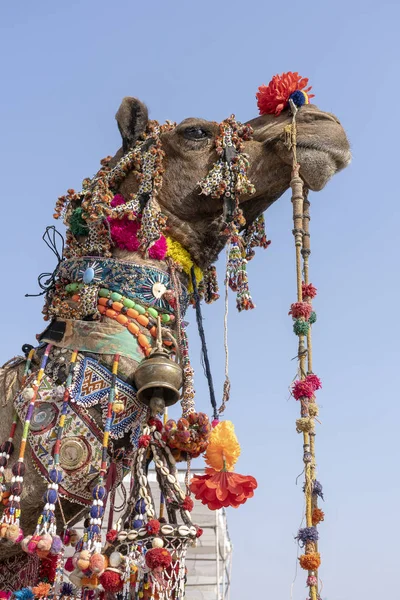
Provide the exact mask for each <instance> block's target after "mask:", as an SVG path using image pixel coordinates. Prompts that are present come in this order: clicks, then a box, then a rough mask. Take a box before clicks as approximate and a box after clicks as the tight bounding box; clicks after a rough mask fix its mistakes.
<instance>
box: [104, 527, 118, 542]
mask: <svg viewBox="0 0 400 600" xmlns="http://www.w3.org/2000/svg"><path fill="white" fill-rule="evenodd" d="M117 535H118V531H117V530H116V529H110V531H107V534H106V540H107V542H109V543H110V544H112V543H113V542H115V540H116V539H117Z"/></svg>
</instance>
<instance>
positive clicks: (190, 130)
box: [183, 127, 210, 141]
mask: <svg viewBox="0 0 400 600" xmlns="http://www.w3.org/2000/svg"><path fill="white" fill-rule="evenodd" d="M183 136H184V137H185V138H186V139H187V140H195V141H196V140H205V139H206V138H208V137H210V133H209V132H208V131H206V130H205V129H202V128H201V127H187V128H186V129H185V130H184V131H183Z"/></svg>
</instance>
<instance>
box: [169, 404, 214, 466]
mask: <svg viewBox="0 0 400 600" xmlns="http://www.w3.org/2000/svg"><path fill="white" fill-rule="evenodd" d="M210 433H211V424H210V421H209V419H208V416H207V415H206V414H205V413H191V414H190V418H189V420H188V419H184V418H181V419H179V420H178V422H175V421H173V420H172V419H170V420H169V421H167V423H166V424H165V427H164V432H163V435H162V439H163V440H164V441H165V442H166V443H167V444H168V446H169V447H170V448H172V449H173V450H178V451H179V452H178V454H177V455H176V454H175V453H174V456H175V458H176V460H179V459H186V458H187V456H190V457H192V458H196V457H198V456H200V454H202V453H203V452H204V451H205V450H206V448H207V446H208V442H209V438H210ZM180 453H182V454H183V456H182V457H181V456H180Z"/></svg>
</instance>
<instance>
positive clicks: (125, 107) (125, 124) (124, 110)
mask: <svg viewBox="0 0 400 600" xmlns="http://www.w3.org/2000/svg"><path fill="white" fill-rule="evenodd" d="M115 118H116V119H117V123H118V129H119V131H120V134H121V137H122V149H123V151H124V152H127V151H128V150H129V149H130V148H132V147H133V146H134V145H135V143H136V142H137V140H138V139H139V136H140V135H141V134H142V133H143V132H144V130H145V129H146V126H147V121H148V119H149V113H148V111H147V107H146V106H145V105H144V104H143V103H142V102H140V100H137V98H129V97H126V98H124V99H123V100H122V102H121V106H120V107H119V109H118V112H117V114H116V115H115Z"/></svg>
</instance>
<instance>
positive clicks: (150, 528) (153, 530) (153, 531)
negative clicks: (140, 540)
mask: <svg viewBox="0 0 400 600" xmlns="http://www.w3.org/2000/svg"><path fill="white" fill-rule="evenodd" d="M146 531H147V533H149V534H150V535H157V533H158V532H159V531H160V521H157V519H150V521H149V522H148V523H146Z"/></svg>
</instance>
